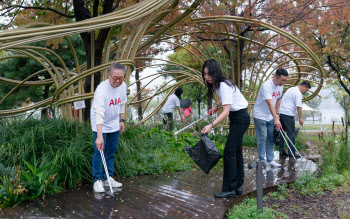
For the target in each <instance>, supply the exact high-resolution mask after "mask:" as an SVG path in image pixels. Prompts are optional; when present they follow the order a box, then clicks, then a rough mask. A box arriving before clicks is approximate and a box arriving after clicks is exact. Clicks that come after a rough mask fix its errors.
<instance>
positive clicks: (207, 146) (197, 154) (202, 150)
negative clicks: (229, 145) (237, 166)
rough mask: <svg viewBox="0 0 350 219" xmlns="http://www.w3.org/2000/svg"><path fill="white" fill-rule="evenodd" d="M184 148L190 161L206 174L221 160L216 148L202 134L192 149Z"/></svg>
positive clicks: (206, 136)
mask: <svg viewBox="0 0 350 219" xmlns="http://www.w3.org/2000/svg"><path fill="white" fill-rule="evenodd" d="M184 148H185V150H186V152H187V154H188V155H189V156H190V157H191V158H192V160H193V161H194V162H195V163H196V164H197V165H198V166H199V167H200V168H201V169H202V170H203V171H204V173H206V174H208V173H209V172H210V170H211V169H212V168H213V167H214V166H215V165H216V164H217V163H218V161H219V159H220V158H221V154H220V152H219V150H218V148H217V147H216V145H215V143H214V142H212V141H211V140H210V139H209V138H208V135H204V134H202V136H201V139H200V140H199V142H198V143H197V144H196V145H195V146H194V147H186V146H184Z"/></svg>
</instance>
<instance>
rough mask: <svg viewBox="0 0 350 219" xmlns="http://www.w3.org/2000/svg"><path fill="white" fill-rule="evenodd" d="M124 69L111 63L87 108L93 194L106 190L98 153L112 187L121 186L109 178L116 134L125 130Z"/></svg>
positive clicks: (116, 143)
mask: <svg viewBox="0 0 350 219" xmlns="http://www.w3.org/2000/svg"><path fill="white" fill-rule="evenodd" d="M124 76H125V67H124V66H123V65H122V64H120V63H113V64H112V65H111V66H110V68H109V72H108V79H107V80H105V81H103V82H101V83H100V84H99V85H98V86H97V88H96V91H95V94H94V99H93V103H92V106H91V114H90V120H91V128H92V131H93V136H94V140H95V144H94V145H95V147H94V148H95V150H94V153H93V155H92V177H93V179H94V186H93V188H94V191H95V192H97V193H101V192H105V189H104V188H103V187H104V186H109V184H108V179H107V176H106V173H105V170H104V168H103V166H102V159H101V155H100V152H99V150H103V152H104V155H105V160H106V164H107V169H108V173H109V176H110V181H111V184H112V187H121V186H122V184H121V183H119V182H117V181H115V180H114V179H113V178H112V177H111V176H113V173H114V158H115V157H114V154H115V152H116V151H117V147H118V138H119V132H120V133H122V132H123V131H124V128H125V125H124V123H125V120H124V110H125V103H126V101H127V97H126V84H125V83H124V82H123V81H124Z"/></svg>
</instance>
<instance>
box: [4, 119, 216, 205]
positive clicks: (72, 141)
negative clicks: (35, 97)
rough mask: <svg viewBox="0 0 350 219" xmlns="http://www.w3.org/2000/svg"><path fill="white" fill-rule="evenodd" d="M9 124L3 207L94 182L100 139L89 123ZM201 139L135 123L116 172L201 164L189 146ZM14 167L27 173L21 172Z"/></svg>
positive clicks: (131, 173)
mask: <svg viewBox="0 0 350 219" xmlns="http://www.w3.org/2000/svg"><path fill="white" fill-rule="evenodd" d="M3 124H4V125H3V126H0V137H1V138H0V145H1V147H0V164H1V165H0V173H2V174H4V175H3V176H2V177H1V178H0V181H1V182H2V183H1V184H0V186H1V189H0V201H1V203H0V204H1V206H10V205H13V204H15V203H19V202H21V201H23V200H27V199H31V198H34V197H37V196H38V195H42V194H45V193H56V192H59V191H61V190H62V189H66V188H72V187H76V186H77V185H79V184H82V183H90V182H91V180H92V177H91V159H92V154H93V150H94V146H93V145H94V140H93V135H92V131H91V127H90V125H89V124H85V123H77V122H71V121H67V120H64V119H58V120H34V119H29V120H26V121H19V120H8V121H7V122H4V123H3ZM199 138H200V135H198V136H193V134H191V133H188V132H183V133H180V134H179V135H178V136H177V138H175V137H174V136H173V133H171V132H166V131H163V130H160V129H158V128H148V127H142V126H141V127H139V126H131V125H129V126H128V127H127V129H126V130H125V131H124V133H122V134H121V135H120V138H119V143H118V149H117V153H116V159H115V174H117V175H120V176H123V177H126V176H136V175H143V174H160V173H163V172H173V171H185V170H191V169H193V168H198V167H197V166H196V165H195V163H194V162H193V161H192V160H191V158H190V157H189V156H188V155H187V153H186V152H185V150H184V148H183V147H184V146H194V145H195V144H196V143H197V142H198V140H199ZM216 144H217V145H218V147H221V149H222V150H223V146H222V145H220V144H219V143H217V142H216ZM220 165H222V164H221V162H219V165H218V166H220ZM14 167H18V169H20V171H19V172H21V174H20V173H17V175H18V176H17V175H16V170H15V168H14ZM49 170H50V171H49ZM17 172H18V171H17ZM15 175H16V176H17V177H16V176H15ZM48 182H50V183H48ZM14 191H16V192H14ZM1 197H2V198H1Z"/></svg>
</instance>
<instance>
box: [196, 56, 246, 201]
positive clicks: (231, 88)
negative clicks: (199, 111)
mask: <svg viewBox="0 0 350 219" xmlns="http://www.w3.org/2000/svg"><path fill="white" fill-rule="evenodd" d="M202 77H203V80H204V84H205V85H206V87H207V89H208V93H207V96H208V97H213V92H214V90H216V93H217V94H218V95H219V97H220V101H219V102H217V103H216V104H215V105H214V107H213V108H211V109H210V110H209V114H212V113H214V112H216V110H217V109H218V107H219V106H222V107H223V111H222V113H221V114H220V115H219V116H218V117H217V118H216V119H215V121H214V122H213V123H212V124H209V125H207V126H205V127H204V128H203V130H202V133H204V134H206V133H209V132H210V130H211V129H212V128H214V127H215V126H216V125H218V124H219V123H220V122H221V121H223V120H224V119H225V118H226V117H227V116H228V117H229V119H230V128H229V134H228V136H227V141H226V145H225V149H224V176H223V182H222V189H221V192H219V193H216V194H214V197H215V198H234V197H235V196H236V195H242V193H243V188H242V185H243V183H244V169H243V167H244V162H243V154H242V143H243V135H244V133H245V132H246V131H247V129H248V127H249V124H250V116H249V114H248V111H247V107H248V101H247V100H246V99H245V98H244V96H243V95H242V93H241V92H240V91H239V89H238V87H237V86H236V85H235V84H234V83H233V82H232V81H230V80H229V79H228V78H226V77H225V75H224V74H223V73H222V70H221V68H220V65H219V63H218V62H217V61H216V60H215V59H209V60H207V61H205V62H204V64H203V68H202Z"/></svg>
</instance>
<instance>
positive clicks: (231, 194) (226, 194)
mask: <svg viewBox="0 0 350 219" xmlns="http://www.w3.org/2000/svg"><path fill="white" fill-rule="evenodd" d="M214 197H215V198H234V197H236V193H235V191H232V192H220V193H215V194H214Z"/></svg>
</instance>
